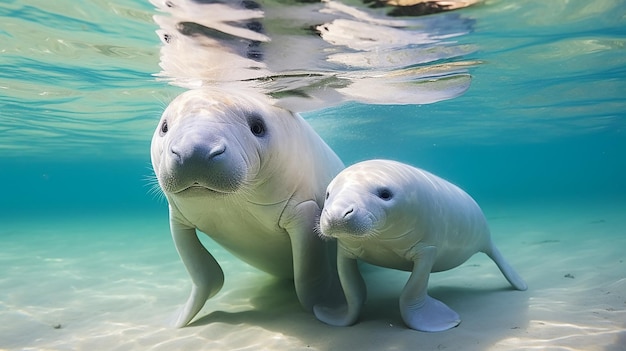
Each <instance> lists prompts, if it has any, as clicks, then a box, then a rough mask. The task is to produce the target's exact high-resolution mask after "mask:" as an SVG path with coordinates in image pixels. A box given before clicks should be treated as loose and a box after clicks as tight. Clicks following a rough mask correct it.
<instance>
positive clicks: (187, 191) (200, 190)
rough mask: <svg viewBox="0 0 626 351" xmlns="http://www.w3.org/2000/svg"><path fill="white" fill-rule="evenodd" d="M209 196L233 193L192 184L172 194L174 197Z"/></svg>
mask: <svg viewBox="0 0 626 351" xmlns="http://www.w3.org/2000/svg"><path fill="white" fill-rule="evenodd" d="M207 193H209V194H217V195H228V194H232V193H233V192H231V191H227V190H219V189H213V188H210V187H208V186H206V185H203V184H200V183H198V182H194V183H192V184H191V185H189V186H186V187H183V188H181V189H179V190H176V191H173V192H172V194H175V195H206V194H207Z"/></svg>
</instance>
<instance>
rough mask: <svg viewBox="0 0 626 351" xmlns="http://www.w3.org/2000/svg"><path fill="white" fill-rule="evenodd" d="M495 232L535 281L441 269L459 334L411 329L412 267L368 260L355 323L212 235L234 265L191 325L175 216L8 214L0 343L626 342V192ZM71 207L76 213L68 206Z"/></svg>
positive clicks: (470, 345) (500, 214)
mask: <svg viewBox="0 0 626 351" xmlns="http://www.w3.org/2000/svg"><path fill="white" fill-rule="evenodd" d="M484 210H485V213H486V214H487V217H488V219H489V222H490V225H491V229H492V232H493V237H494V240H495V241H496V243H497V245H498V246H499V248H500V250H501V251H502V252H503V254H504V256H505V257H506V258H507V259H508V261H509V262H510V263H511V264H512V265H513V266H514V267H515V268H516V269H517V270H518V272H519V273H520V274H521V275H522V276H523V277H524V278H525V279H526V281H527V283H528V285H529V290H528V291H525V292H520V291H515V290H512V289H511V288H510V287H509V286H508V283H507V282H506V280H505V279H504V277H502V276H501V274H500V272H499V271H498V269H497V268H496V266H495V264H493V263H492V262H491V261H490V260H489V259H488V258H487V257H486V256H485V255H482V254H478V255H476V256H474V257H473V258H472V259H471V260H469V261H468V262H467V263H465V264H464V265H462V266H461V267H458V268H456V269H454V270H451V271H448V272H443V273H437V274H433V275H431V279H430V289H429V291H430V294H431V295H432V296H434V297H436V298H438V299H440V300H442V301H444V302H445V303H447V304H448V305H449V306H450V307H452V308H453V309H454V310H456V311H457V312H458V313H459V314H460V315H461V318H462V323H461V324H460V325H459V326H458V327H456V328H454V329H452V330H449V331H445V332H439V333H424V332H417V331H414V330H410V329H407V328H406V327H405V325H404V324H403V322H402V320H401V318H400V314H399V311H398V307H397V299H398V296H399V293H400V290H401V289H402V287H403V285H404V283H405V282H406V279H407V277H408V273H405V272H397V271H392V270H387V269H380V268H375V267H365V268H366V269H365V271H364V277H365V279H366V282H367V285H368V301H367V305H366V306H365V308H364V310H363V312H362V315H361V319H360V321H359V323H358V324H356V325H354V326H352V327H344V328H337V327H330V326H327V325H325V324H323V323H321V322H318V321H317V320H316V319H315V317H314V316H313V315H312V314H310V313H307V312H305V311H303V310H302V309H301V308H300V306H299V304H298V302H297V299H296V296H295V293H294V291H293V285H292V283H291V282H289V281H279V280H275V279H273V278H271V277H270V276H268V275H266V274H264V273H262V272H260V271H258V270H256V269H254V268H252V267H250V266H248V265H246V264H244V263H242V262H240V261H239V260H237V259H235V258H234V257H232V256H231V255H230V254H229V253H227V252H225V251H224V250H222V249H220V248H218V247H216V246H215V245H214V244H213V243H211V242H210V241H209V240H203V241H204V242H205V244H206V245H207V246H210V247H211V251H212V252H213V253H214V254H215V256H216V258H217V259H218V261H219V262H220V263H221V264H222V267H223V269H224V271H225V275H226V283H225V285H224V288H223V290H222V291H221V292H220V293H219V294H218V295H217V296H216V297H214V298H212V299H210V300H209V301H208V302H207V304H206V305H205V307H204V309H203V310H202V311H201V312H200V313H199V314H198V316H197V317H196V319H195V321H194V322H193V323H192V324H191V325H190V326H188V327H186V328H182V329H172V328H170V327H169V326H168V324H167V323H168V319H169V318H170V317H171V316H172V315H173V314H174V312H175V311H176V309H177V308H179V307H180V306H181V305H182V304H183V303H184V302H185V300H186V299H187V295H188V293H189V289H190V281H189V279H188V277H187V273H186V272H185V270H184V267H183V265H182V263H181V262H180V261H179V258H178V256H177V254H176V252H175V250H174V247H173V244H172V243H171V239H170V237H169V232H168V224H167V218H166V214H164V213H159V214H148V215H146V214H141V215H128V214H103V215H101V216H98V217H96V216H93V217H92V216H78V215H77V216H75V218H70V219H68V218H61V217H58V216H57V217H50V218H45V217H39V218H26V217H24V218H14V219H12V220H8V219H5V220H3V221H2V226H1V227H0V349H1V350H354V349H356V350H409V349H411V350H529V349H537V350H626V330H625V329H626V262H625V261H626V215H624V214H625V213H626V203H602V202H596V203H589V202H573V201H570V202H567V203H565V202H564V203H545V202H542V203H540V204H537V203H534V204H516V205H503V204H497V206H496V205H495V204H494V205H493V206H484ZM68 217H71V216H68Z"/></svg>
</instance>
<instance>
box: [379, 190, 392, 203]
mask: <svg viewBox="0 0 626 351" xmlns="http://www.w3.org/2000/svg"><path fill="white" fill-rule="evenodd" d="M376 195H377V196H378V197H379V198H381V199H383V200H385V201H389V200H391V198H392V197H393V192H391V190H389V189H388V188H380V189H378V190H377V191H376Z"/></svg>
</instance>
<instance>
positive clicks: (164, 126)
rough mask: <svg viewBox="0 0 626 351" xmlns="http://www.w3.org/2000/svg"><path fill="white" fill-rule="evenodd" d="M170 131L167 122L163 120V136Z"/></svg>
mask: <svg viewBox="0 0 626 351" xmlns="http://www.w3.org/2000/svg"><path fill="white" fill-rule="evenodd" d="M168 130H169V128H168V127H167V120H163V123H162V124H161V135H163V134H165V133H167V131H168Z"/></svg>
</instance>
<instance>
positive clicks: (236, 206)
mask: <svg viewBox="0 0 626 351" xmlns="http://www.w3.org/2000/svg"><path fill="white" fill-rule="evenodd" d="M151 158H152V165H153V168H154V172H155V175H156V178H157V179H158V183H159V186H160V188H161V189H162V191H163V193H164V194H165V196H166V197H167V200H168V203H169V215H170V227H171V233H172V237H173V239H174V243H175V245H176V249H177V250H178V253H179V255H180V257H181V259H182V261H183V263H184V264H185V267H186V268H187V271H188V272H189V275H190V276H191V279H192V281H193V287H192V292H191V295H190V297H189V299H188V301H187V303H186V305H185V306H184V307H183V309H182V311H181V312H180V313H179V314H178V315H177V316H176V321H175V322H174V324H175V325H176V326H184V325H186V324H188V323H189V322H190V321H191V319H192V318H193V317H194V316H195V315H196V314H197V313H198V311H199V310H200V309H201V308H202V306H203V305H204V303H205V301H206V300H207V299H208V298H210V297H211V296H213V295H215V294H216V293H217V292H218V291H219V290H220V289H221V287H222V284H223V280H224V276H223V272H222V270H221V268H220V266H219V264H218V263H217V262H216V261H215V259H214V258H213V256H212V255H211V254H210V253H209V252H207V250H206V249H205V248H204V246H203V245H202V244H201V243H200V241H199V240H198V238H197V235H196V230H200V231H202V232H204V233H206V234H207V235H209V236H210V237H211V238H212V239H213V240H214V241H215V242H217V243H218V244H220V245H222V246H223V247H224V248H226V249H227V250H228V251H230V252H231V253H232V254H233V255H235V256H237V257H238V258H240V259H242V260H243V261H245V262H247V263H249V264H251V265H252V266H255V267H257V268H259V269H261V270H264V271H266V272H268V273H270V274H273V275H275V276H278V277H293V279H294V282H295V287H296V293H297V295H298V298H299V300H300V302H301V304H302V305H303V306H304V307H305V308H307V309H309V310H310V309H312V307H313V305H314V304H317V303H321V302H323V301H325V298H326V297H328V296H332V295H333V293H332V292H331V291H329V289H330V288H329V287H330V286H331V285H332V278H333V277H334V276H336V271H335V270H334V269H333V266H334V260H332V258H331V257H329V254H328V251H329V247H330V246H331V245H329V243H328V242H325V241H323V240H321V239H320V238H319V236H318V235H317V234H316V233H315V223H316V219H317V218H318V217H319V214H320V212H321V207H322V204H323V201H324V191H325V188H326V185H327V184H328V183H329V182H330V180H332V178H333V177H334V176H335V175H336V174H337V173H338V172H339V171H340V170H341V169H343V164H342V162H341V161H340V160H339V158H338V157H337V156H336V155H335V153H334V152H333V151H332V150H331V149H330V148H329V147H328V146H327V145H326V144H325V143H324V142H323V141H322V139H321V138H320V137H319V136H318V135H317V134H316V133H315V132H314V131H313V129H312V128H311V127H310V126H309V125H308V124H307V123H306V122H305V121H304V120H303V119H302V118H301V117H300V116H299V115H297V114H294V113H292V112H290V111H287V110H285V109H282V108H278V107H274V106H272V105H271V104H270V103H269V102H268V101H267V100H265V97H264V96H262V95H258V96H255V95H253V94H245V95H244V94H243V93H241V92H238V91H229V90H226V89H219V90H218V89H210V88H203V89H198V90H191V91H187V92H185V93H183V94H181V95H180V96H178V97H177V98H176V99H174V100H173V101H172V102H171V103H170V105H169V106H168V107H167V109H166V110H165V111H164V113H163V115H162V117H161V120H160V122H159V124H158V127H157V128H156V131H155V132H154V135H153V139H152V146H151ZM335 285H336V286H337V287H338V285H337V284H335ZM336 290H337V291H336V292H335V295H341V293H340V291H339V289H336Z"/></svg>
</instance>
